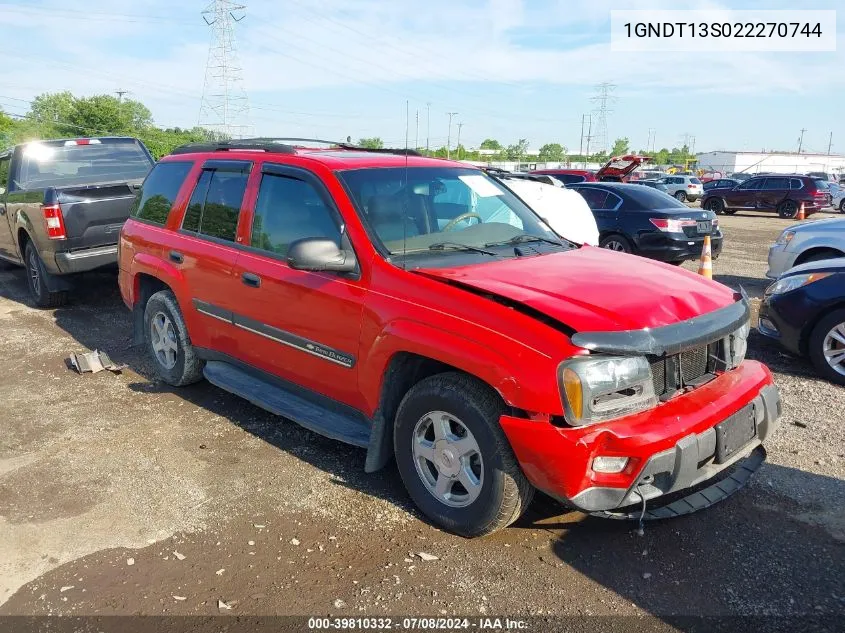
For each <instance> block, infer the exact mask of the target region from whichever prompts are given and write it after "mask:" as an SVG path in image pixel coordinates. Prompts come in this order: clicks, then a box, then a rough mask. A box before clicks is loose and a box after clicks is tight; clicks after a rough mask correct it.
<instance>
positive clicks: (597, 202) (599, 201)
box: [578, 187, 607, 210]
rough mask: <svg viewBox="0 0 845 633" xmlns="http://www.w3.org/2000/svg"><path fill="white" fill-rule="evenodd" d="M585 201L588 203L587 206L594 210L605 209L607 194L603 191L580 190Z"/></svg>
mask: <svg viewBox="0 0 845 633" xmlns="http://www.w3.org/2000/svg"><path fill="white" fill-rule="evenodd" d="M578 193H580V194H581V195H582V196H583V197H584V200H586V201H587V206H588V207H590V208H591V209H593V210H596V209H605V208H606V207H605V201H606V200H607V192H606V191H603V190H602V189H587V188H586V187H585V188H583V189H578Z"/></svg>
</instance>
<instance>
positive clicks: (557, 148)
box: [537, 143, 566, 162]
mask: <svg viewBox="0 0 845 633" xmlns="http://www.w3.org/2000/svg"><path fill="white" fill-rule="evenodd" d="M564 154H566V148H564V147H563V145H561V144H560V143H546V144H545V145H543V146H542V147H541V148H540V151H539V153H538V156H537V158H539V159H540V160H541V161H543V162H560V161H562V160H563V157H564Z"/></svg>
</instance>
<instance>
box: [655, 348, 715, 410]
mask: <svg viewBox="0 0 845 633" xmlns="http://www.w3.org/2000/svg"><path fill="white" fill-rule="evenodd" d="M718 345H719V343H718V342H716V343H711V344H710V345H701V346H699V347H694V348H692V349H689V350H686V351H684V352H681V353H680V354H675V355H672V356H660V357H657V356H652V357H650V358H649V361H650V364H651V375H652V380H653V384H654V393H655V395H656V396H657V397H658V398H660V397H661V396H671V395H673V394H675V393H676V392H678V391H680V390H682V389H683V388H684V387H687V386H690V384H697V381H701V379H702V378H705V377H706V376H707V375H708V374H712V373H713V372H714V371H715V369H716V360H717V358H718V354H717V352H718Z"/></svg>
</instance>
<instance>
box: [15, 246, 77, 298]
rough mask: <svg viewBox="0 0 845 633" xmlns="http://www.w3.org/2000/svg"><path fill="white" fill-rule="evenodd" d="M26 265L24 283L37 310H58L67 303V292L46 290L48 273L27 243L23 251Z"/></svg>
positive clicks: (33, 247) (35, 250)
mask: <svg viewBox="0 0 845 633" xmlns="http://www.w3.org/2000/svg"><path fill="white" fill-rule="evenodd" d="M24 260H25V265H26V281H27V283H28V285H29V294H30V296H31V297H32V300H33V301H34V302H35V305H36V306H38V307H39V308H58V307H59V306H63V305H64V304H65V303H67V292H65V291H64V290H60V291H58V292H50V291H49V290H48V289H47V281H48V280H49V278H50V273H48V272H47V270H46V269H45V268H44V262H42V261H41V258H40V257H39V256H38V250H37V249H36V248H35V246H34V245H33V243H32V242H27V244H26V249H25V250H24Z"/></svg>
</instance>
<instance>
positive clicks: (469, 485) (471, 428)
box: [393, 372, 534, 537]
mask: <svg viewBox="0 0 845 633" xmlns="http://www.w3.org/2000/svg"><path fill="white" fill-rule="evenodd" d="M502 410H503V406H502V402H501V400H500V399H499V397H498V396H497V394H496V393H495V392H493V391H492V390H491V389H490V388H489V387H488V386H487V385H485V384H483V383H481V382H479V381H478V380H476V379H475V378H472V377H470V376H467V375H465V374H460V373H457V372H450V373H445V374H438V375H436V376H431V377H429V378H425V379H424V380H421V381H420V382H419V383H417V384H416V385H414V386H413V387H412V388H411V389H410V390H409V391H408V393H407V394H405V397H404V398H403V399H402V402H401V404H400V405H399V410H398V412H397V413H396V427H395V430H394V434H393V442H394V450H395V454H396V463H397V466H398V468H399V474H400V475H401V477H402V481H403V482H404V483H405V488H406V489H407V490H408V494H410V495H411V498H412V499H413V500H414V502H415V503H416V504H417V507H419V509H420V510H422V512H423V513H424V514H425V515H426V516H427V517H428V518H430V519H431V520H432V521H434V522H435V523H436V524H437V525H439V526H441V527H443V528H445V529H446V530H448V531H450V532H454V533H455V534H460V535H461V536H467V537H473V536H482V535H484V534H490V533H491V532H495V531H496V530H498V529H500V528H503V527H506V526H508V525H510V524H511V523H513V522H514V521H516V520H517V519H518V518H519V517H520V515H522V513H523V512H524V511H525V509H526V508H527V507H528V505H529V504H530V503H531V499H532V497H533V496H534V488H533V487H532V486H531V484H530V483H529V482H528V480H527V479H526V478H525V475H523V473H522V470H521V469H520V467H519V463H518V462H517V460H516V457H515V456H514V454H513V451H512V450H511V447H510V444H509V443H508V440H507V438H506V437H505V434H504V431H502V428H501V426H499V417H500V415H501V414H502Z"/></svg>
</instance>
